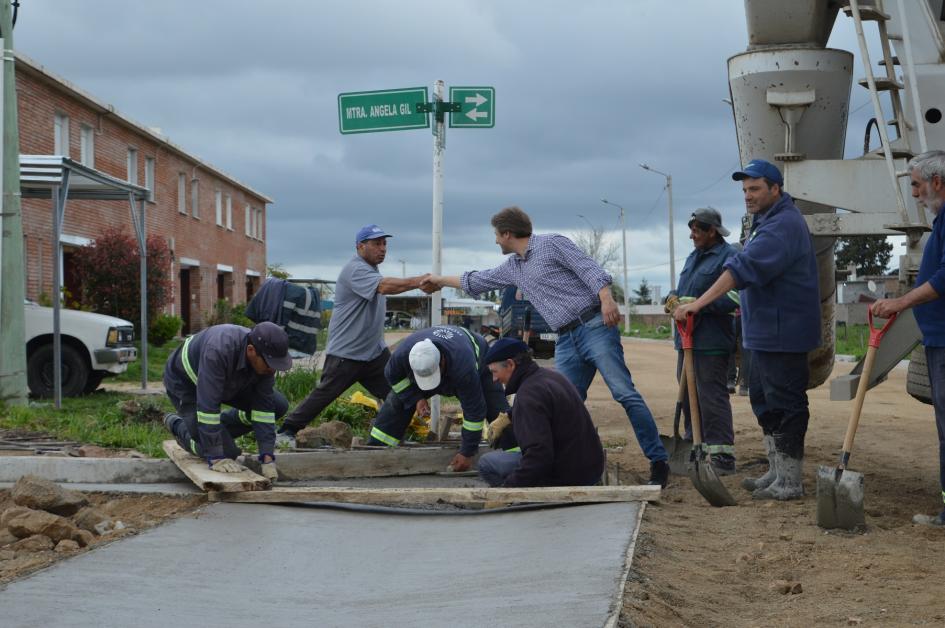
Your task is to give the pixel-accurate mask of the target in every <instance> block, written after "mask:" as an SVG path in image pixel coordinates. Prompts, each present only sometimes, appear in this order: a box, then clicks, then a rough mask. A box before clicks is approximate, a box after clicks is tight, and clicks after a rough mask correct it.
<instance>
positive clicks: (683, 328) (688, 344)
mask: <svg viewBox="0 0 945 628" xmlns="http://www.w3.org/2000/svg"><path fill="white" fill-rule="evenodd" d="M676 329H678V330H679V339H680V341H681V342H682V348H683V349H692V333H693V331H694V330H695V329H696V317H695V315H694V314H693V313H692V312H686V322H685V323H683V322H682V321H676Z"/></svg>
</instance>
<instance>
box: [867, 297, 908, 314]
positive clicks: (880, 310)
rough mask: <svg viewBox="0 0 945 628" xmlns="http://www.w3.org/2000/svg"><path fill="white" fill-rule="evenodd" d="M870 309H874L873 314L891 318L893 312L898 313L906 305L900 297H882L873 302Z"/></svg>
mask: <svg viewBox="0 0 945 628" xmlns="http://www.w3.org/2000/svg"><path fill="white" fill-rule="evenodd" d="M870 309H871V310H872V311H873V316H878V317H880V318H889V317H890V316H892V315H893V314H898V313H899V312H901V311H903V310H904V309H905V307H903V305H902V303H901V302H900V300H899V299H880V300H879V301H876V302H875V303H873V305H872V307H870Z"/></svg>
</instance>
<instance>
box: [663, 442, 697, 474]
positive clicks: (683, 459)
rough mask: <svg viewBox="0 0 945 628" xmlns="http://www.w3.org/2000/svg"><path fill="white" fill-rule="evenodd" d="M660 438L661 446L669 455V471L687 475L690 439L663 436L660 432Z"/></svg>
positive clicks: (690, 448)
mask: <svg viewBox="0 0 945 628" xmlns="http://www.w3.org/2000/svg"><path fill="white" fill-rule="evenodd" d="M660 440H661V441H663V447H664V448H665V449H666V454H667V455H668V456H669V459H668V460H667V462H668V463H669V471H670V473H674V474H676V475H687V474H688V473H689V456H690V454H691V453H692V441H691V440H686V439H685V438H683V437H682V436H664V435H663V434H660Z"/></svg>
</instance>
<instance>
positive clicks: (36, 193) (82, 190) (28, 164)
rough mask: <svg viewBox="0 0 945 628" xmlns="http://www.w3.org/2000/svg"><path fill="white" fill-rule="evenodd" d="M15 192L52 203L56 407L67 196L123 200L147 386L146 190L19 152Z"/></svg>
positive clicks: (63, 160) (56, 158)
mask: <svg viewBox="0 0 945 628" xmlns="http://www.w3.org/2000/svg"><path fill="white" fill-rule="evenodd" d="M20 193H21V195H22V197H23V198H48V199H52V202H53V216H52V218H53V256H54V257H53V295H54V298H53V383H54V384H53V385H54V390H55V393H54V397H55V404H56V407H57V408H61V407H62V343H61V339H60V309H61V304H60V295H61V292H62V276H61V271H60V266H61V265H62V250H61V242H62V221H63V216H64V215H65V209H66V202H67V201H68V200H69V199H76V200H98V201H128V203H129V206H130V208H131V223H132V224H133V225H134V228H135V234H136V236H137V238H138V249H139V251H140V254H141V361H142V362H143V364H142V367H141V388H142V389H146V388H147V387H148V308H147V304H148V293H147V268H148V266H147V238H146V233H145V220H144V212H145V201H147V200H148V197H149V195H150V191H149V190H148V189H147V188H144V187H141V186H140V185H135V184H133V183H129V182H128V181H123V180H121V179H117V178H115V177H113V176H111V175H108V174H105V173H104V172H100V171H98V170H95V169H94V168H89V167H88V166H85V165H83V164H80V163H79V162H77V161H73V160H72V159H69V158H68V157H63V156H61V155H20Z"/></svg>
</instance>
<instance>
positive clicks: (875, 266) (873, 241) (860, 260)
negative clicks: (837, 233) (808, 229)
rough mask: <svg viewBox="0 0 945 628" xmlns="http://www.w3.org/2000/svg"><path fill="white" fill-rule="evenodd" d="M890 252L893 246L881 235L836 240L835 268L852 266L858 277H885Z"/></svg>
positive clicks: (841, 268)
mask: <svg viewBox="0 0 945 628" xmlns="http://www.w3.org/2000/svg"><path fill="white" fill-rule="evenodd" d="M892 250H893V245H892V244H891V243H890V242H887V241H886V236H882V235H877V236H854V237H850V238H837V268H838V269H840V270H843V269H845V268H846V267H847V266H849V265H850V264H853V266H855V267H856V272H857V274H858V275H861V276H863V275H885V274H886V266H887V265H888V264H889V260H890V259H891V258H892Z"/></svg>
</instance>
